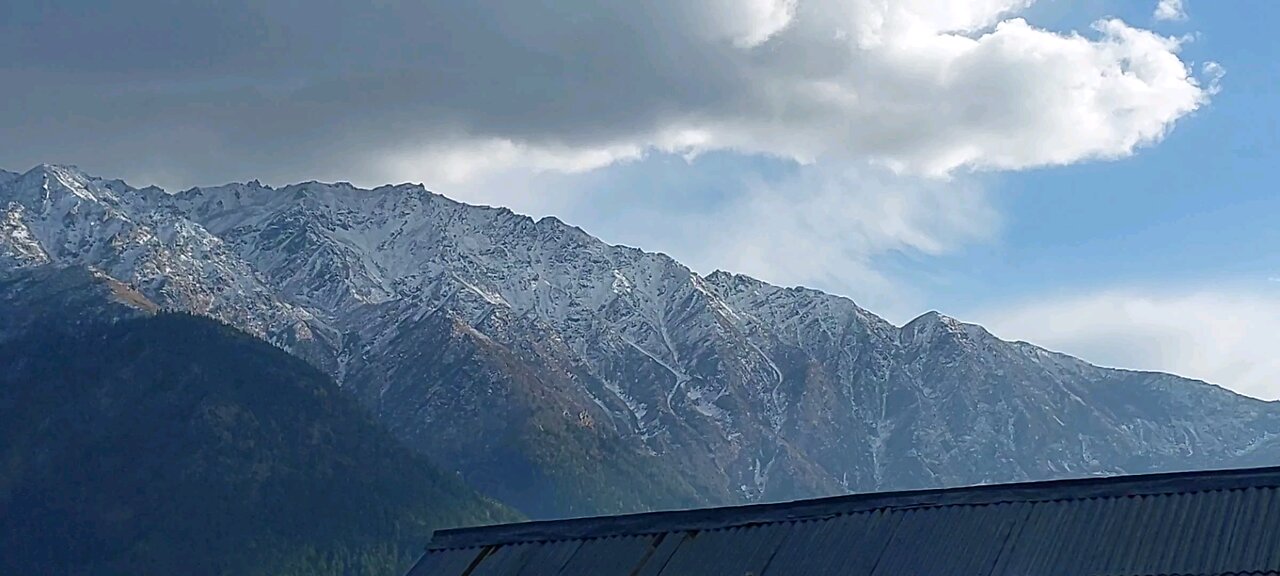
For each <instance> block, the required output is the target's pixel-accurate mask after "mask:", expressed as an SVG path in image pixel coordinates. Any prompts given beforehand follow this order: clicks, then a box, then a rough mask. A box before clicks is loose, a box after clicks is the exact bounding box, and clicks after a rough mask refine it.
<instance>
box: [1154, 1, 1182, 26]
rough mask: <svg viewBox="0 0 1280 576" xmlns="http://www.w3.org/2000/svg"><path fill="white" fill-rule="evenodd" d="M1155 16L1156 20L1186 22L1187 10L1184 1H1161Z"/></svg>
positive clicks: (1157, 5)
mask: <svg viewBox="0 0 1280 576" xmlns="http://www.w3.org/2000/svg"><path fill="white" fill-rule="evenodd" d="M1154 16H1155V19H1156V20H1166V21H1167V20H1186V19H1187V10H1186V8H1185V7H1184V6H1183V5H1182V0H1160V3H1159V4H1156V11H1155V14H1154Z"/></svg>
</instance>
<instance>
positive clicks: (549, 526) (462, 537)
mask: <svg viewBox="0 0 1280 576" xmlns="http://www.w3.org/2000/svg"><path fill="white" fill-rule="evenodd" d="M1257 487H1280V466H1277V467H1267V468H1246V469H1220V470H1202V471H1190V472H1171V473H1159V474H1142V475H1124V476H1106V477H1090V478H1077V479H1063V480H1047V481H1038V482H1022V483H1012V484H983V485H977V486H964V487H956V488H935V489H925V490H909V491H898V492H881V493H865V494H850V495H844V496H832V497H826V498H818V499H811V500H797V501H792V502H777V503H767V504H748V505H740V506H730V507H722V508H709V509H694V510H673V511H660V512H644V513H639V514H628V515H621V516H604V517H592V518H572V519H565V520H543V521H534V522H524V523H518V524H505V525H498V526H486V527H475V528H456V529H450V530H439V531H436V532H435V534H434V537H433V539H432V542H431V544H430V545H429V546H428V548H429V549H431V550H445V549H455V548H471V547H477V546H490V545H497V544H513V543H518V542H552V541H563V540H583V539H592V538H603V537H615V536H617V537H626V536H643V535H649V534H655V533H661V532H671V531H687V530H697V531H711V530H722V529H729V528H735V527H742V526H751V525H760V524H772V523H783V522H803V521H809V520H821V519H824V518H831V517H836V516H842V515H851V514H859V513H868V512H874V511H877V510H887V509H892V510H907V509H928V508H942V507H950V506H992V505H999V504H1015V503H1032V502H1055V501H1068V500H1095V499H1111V498H1124V497H1138V496H1157V495H1167V494H1188V493H1200V492H1213V491H1230V490H1243V489H1247V488H1257Z"/></svg>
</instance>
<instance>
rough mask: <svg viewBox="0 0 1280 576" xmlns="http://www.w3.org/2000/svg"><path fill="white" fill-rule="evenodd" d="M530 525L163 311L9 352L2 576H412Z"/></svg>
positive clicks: (7, 346)
mask: <svg viewBox="0 0 1280 576" xmlns="http://www.w3.org/2000/svg"><path fill="white" fill-rule="evenodd" d="M512 519H514V514H513V513H511V512H510V511H508V510H507V509H505V508H503V507H502V506H500V505H497V504H495V503H493V502H491V501H488V500H486V499H484V498H482V497H480V496H478V495H477V494H475V493H474V492H472V491H471V490H470V489H468V488H467V487H465V486H464V485H463V484H462V483H461V481H459V480H458V479H457V478H455V477H454V476H452V475H450V474H448V473H445V472H442V471H440V470H438V469H436V468H434V467H433V466H432V465H431V464H429V463H428V462H426V461H424V460H422V459H421V458H420V457H417V456H414V455H412V454H411V453H410V452H409V451H408V450H407V449H406V448H403V447H402V446H401V445H399V444H398V443H396V442H395V441H394V440H393V439H392V438H391V436H390V435H389V434H388V433H386V432H384V431H383V430H382V429H381V428H379V427H378V426H377V425H376V424H375V423H374V421H373V420H372V418H371V417H370V416H368V415H367V414H366V412H365V411H364V410H363V409H361V408H360V407H359V406H358V405H357V404H356V403H355V402H354V401H353V400H352V399H351V398H350V397H349V396H348V395H347V394H345V393H343V392H342V391H340V390H339V389H338V387H337V386H336V385H335V384H333V382H332V381H331V380H329V379H328V377H326V376H325V375H323V374H322V373H320V372H319V371H317V370H315V369H314V368H312V367H311V366H309V365H308V364H306V363H305V362H303V361H302V360H299V359H296V358H294V357H292V356H290V355H288V354H286V353H285V352H283V351H281V350H279V349H277V348H275V347H273V346H271V345H269V344H267V343H265V342H262V341H260V340H258V339H255V338H253V337H251V336H248V335H246V334H244V333H241V332H239V331H237V330H235V329H232V328H229V327H226V326H224V325H222V324H219V323H217V322H214V321H212V320H208V319H204V318H198V317H194V316H187V315H173V314H162V315H159V316H154V317H149V318H135V319H128V320H123V321H120V322H116V323H103V324H100V325H92V326H85V325H81V326H78V327H77V330H76V331H75V332H74V333H73V332H71V331H70V330H66V331H63V330H56V329H53V330H50V329H49V328H48V327H46V328H45V329H44V330H43V331H42V333H33V334H31V335H30V336H28V337H23V338H16V339H12V340H9V341H8V342H0V550H2V551H3V553H0V574H122V575H123V574H130V575H132V574H189V575H200V574H237V575H253V574H263V575H266V574H271V575H288V574H307V575H330V574H331V575H357V574H358V575H366V574H367V575H374V574H377V575H383V574H387V575H390V574H396V573H397V572H398V571H400V570H403V569H404V567H405V566H407V563H408V562H409V561H410V560H411V559H412V558H413V557H414V556H416V554H417V553H418V552H419V551H420V550H421V548H422V546H423V544H425V543H426V542H427V541H428V540H429V538H430V534H431V531H432V530H433V529H436V528H443V527H449V526H459V525H474V524H481V523H489V522H496V521H508V520H512Z"/></svg>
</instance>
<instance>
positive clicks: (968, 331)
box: [901, 310, 995, 345]
mask: <svg viewBox="0 0 1280 576" xmlns="http://www.w3.org/2000/svg"><path fill="white" fill-rule="evenodd" d="M994 339H995V336H992V335H991V333H990V332H987V330H986V329H985V328H983V327H981V326H979V325H977V324H969V323H965V322H961V321H959V320H956V319H955V318H952V317H950V316H946V315H944V314H941V313H939V312H937V311H932V310H931V311H929V312H926V313H924V314H922V315H920V316H919V317H917V318H916V319H914V320H912V321H910V322H908V323H907V324H906V325H904V326H903V327H902V330H901V341H902V342H903V343H904V344H908V345H929V344H933V343H936V342H940V341H944V340H946V341H966V342H968V341H972V342H983V341H988V340H994Z"/></svg>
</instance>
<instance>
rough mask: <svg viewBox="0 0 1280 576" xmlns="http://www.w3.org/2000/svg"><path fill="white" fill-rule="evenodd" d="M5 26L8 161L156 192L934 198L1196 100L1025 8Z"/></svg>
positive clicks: (146, 3)
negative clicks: (684, 158) (879, 173)
mask: <svg viewBox="0 0 1280 576" xmlns="http://www.w3.org/2000/svg"><path fill="white" fill-rule="evenodd" d="M9 4H10V6H9V7H8V8H7V10H8V12H9V14H8V17H7V18H5V19H3V20H2V21H0V22H2V23H0V55H3V56H4V57H3V58H2V59H0V62H2V63H0V71H2V72H3V73H4V75H5V78H6V88H5V90H3V91H0V162H2V163H4V164H5V165H9V166H16V167H18V168H22V167H25V166H28V165H31V164H34V163H37V162H41V161H70V162H76V163H80V164H82V165H83V166H84V167H86V168H89V169H92V170H95V171H100V172H106V173H111V174H119V175H122V176H131V177H133V178H134V179H135V180H149V181H157V182H159V183H161V184H165V185H169V186H185V185H190V184H199V183H210V182H220V181H224V180H227V179H229V178H250V177H258V178H262V179H264V180H268V181H285V180H298V179H310V178H327V179H344V180H354V181H356V182H357V183H363V184H377V183H382V182H384V181H387V180H390V179H394V178H408V179H415V180H424V181H427V183H428V184H430V185H437V186H441V185H445V184H448V183H451V182H458V181H465V180H466V179H469V178H473V177H475V176H476V175H478V174H483V173H484V172H486V171H491V170H496V169H504V168H508V167H512V166H515V167H519V168H522V169H525V170H528V171H532V172H536V171H564V172H581V171H586V170H592V169H597V168H600V167H604V166H609V165H613V164H615V163H618V162H624V161H632V160H635V159H637V158H639V157H642V156H644V155H646V154H653V153H664V152H665V153H674V154H684V155H696V154H699V153H706V152H709V151H731V152H735V153H745V154H760V155H768V156H772V157H779V158H787V159H792V160H795V161H798V162H801V163H806V164H808V163H817V162H833V163H850V162H870V163H874V164H877V165H881V166H886V167H888V168H890V169H892V170H894V171H896V172H898V173H904V174H916V175H924V176H927V177H946V176H949V175H952V174H954V173H957V172H962V171H969V170H1018V169H1024V168H1030V167H1036V166H1047V165H1060V164H1069V163H1073V162H1078V161H1082V160H1087V159H1096V158H1118V157H1123V156H1125V155H1128V154H1131V153H1133V151H1134V150H1135V149H1136V148H1138V147H1140V146H1143V145H1146V144H1150V143H1153V142H1156V141H1158V140H1159V139H1160V138H1162V137H1163V136H1164V135H1165V134H1166V133H1167V132H1168V131H1169V130H1170V128H1171V127H1172V126H1173V125H1174V123H1175V122H1176V121H1177V120H1178V119H1179V118H1181V117H1183V116H1185V115H1187V114H1188V113H1190V112H1192V111H1194V110H1196V109H1197V108H1199V107H1201V106H1203V105H1204V104H1205V103H1206V102H1207V99H1208V98H1209V95H1210V91H1211V87H1210V86H1207V85H1202V84H1203V83H1202V82H1200V81H1199V80H1197V78H1196V77H1195V75H1194V74H1193V73H1192V72H1191V70H1190V69H1189V67H1188V65H1187V64H1186V63H1185V62H1183V61H1182V60H1181V59H1180V57H1179V55H1178V51H1179V48H1180V45H1179V43H1180V41H1179V40H1176V39H1172V38H1166V37H1162V36H1160V35H1158V34H1155V33H1153V32H1150V31H1147V30H1142V29H1139V28H1135V27H1132V26H1130V25H1128V24H1126V23H1124V22H1121V21H1118V20H1101V21H1099V22H1097V23H1096V24H1095V25H1094V27H1093V28H1092V29H1091V30H1086V31H1082V32H1081V33H1058V32H1053V31H1049V30H1046V29H1042V28H1038V27H1036V26H1035V25H1033V24H1031V23H1029V22H1027V21H1025V20H1023V19H1020V18H1018V15H1019V13H1020V12H1021V11H1023V10H1024V9H1025V8H1026V7H1027V6H1028V5H1029V4H1030V1H1029V0H957V1H954V2H945V3H943V2H936V1H929V0H898V1H889V0H734V1H729V0H700V1H693V2H691V1H688V0H654V1H651V2H585V1H580V0H560V1H556V2H551V1H526V0H478V1H476V2H453V1H444V0H428V1H426V2H408V1H396V0H388V1H385V2H378V3H374V4H370V5H355V4H349V3H339V2H318V3H316V2H300V1H298V0H227V1H225V2H218V3H171V2H159V1H158V0H126V1H123V2H116V3H113V4H112V6H111V7H110V9H106V8H104V7H102V6H101V5H100V3H97V2H90V1H88V0H80V1H79V2H76V1H69V2H58V3H49V2H36V1H35V0H16V1H15V2H10V3H9ZM175 22H176V23H179V24H181V25H174V23H175Z"/></svg>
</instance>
